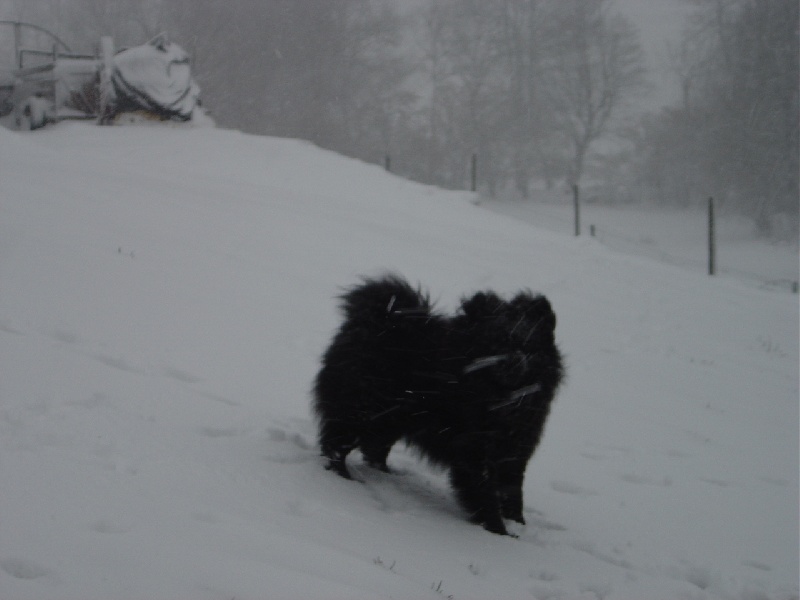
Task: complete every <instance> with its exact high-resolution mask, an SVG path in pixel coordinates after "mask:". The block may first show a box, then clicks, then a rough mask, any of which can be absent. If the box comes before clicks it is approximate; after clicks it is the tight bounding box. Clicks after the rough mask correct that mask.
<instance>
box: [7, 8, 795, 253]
mask: <svg viewBox="0 0 800 600" xmlns="http://www.w3.org/2000/svg"><path fill="white" fill-rule="evenodd" d="M0 20H23V21H26V22H29V23H34V24H36V25H39V26H43V27H46V28H48V29H49V30H51V31H52V32H53V33H55V34H56V35H58V36H59V37H60V38H61V39H63V40H64V41H65V42H66V43H67V44H68V45H69V46H70V48H72V49H73V50H76V51H90V52H93V51H94V50H95V48H96V46H97V43H98V40H99V38H100V36H101V35H111V36H113V37H114V39H115V43H116V45H117V47H118V48H120V47H124V46H129V45H136V44H141V43H144V42H145V41H147V40H148V39H149V38H150V37H152V36H154V35H156V34H158V33H160V32H161V31H168V32H169V33H170V35H171V37H172V39H173V40H174V41H176V42H177V43H179V44H180V45H181V46H183V47H184V48H185V49H186V50H187V51H188V52H189V53H190V55H192V57H193V66H194V75H195V78H196V79H197V81H198V83H199V85H200V87H201V89H202V90H203V100H204V103H205V106H206V107H207V109H208V110H209V111H210V112H211V114H212V115H213V117H214V119H215V120H216V121H217V123H218V124H219V125H220V126H222V127H228V128H236V129H240V130H242V131H245V132H250V133H256V134H265V135H274V136H283V137H293V138H301V139H306V140H310V141H312V142H314V143H316V144H318V145H320V146H322V147H324V148H328V149H332V150H335V151H337V152H340V153H343V154H345V155H348V156H351V157H355V158H359V159H362V160H365V161H368V162H373V163H377V164H388V165H390V166H391V169H392V170H393V171H394V172H397V173H398V174H400V175H403V176H406V177H409V178H411V179H414V180H417V181H421V182H424V183H431V184H436V185H439V186H442V187H446V188H453V189H464V188H468V187H469V186H471V185H472V181H473V175H474V176H475V177H474V181H475V184H476V186H477V187H478V191H480V192H481V193H482V194H483V195H485V196H486V197H496V198H503V199H517V200H520V201H523V200H527V199H530V200H534V201H536V200H539V201H542V200H541V199H542V198H544V197H552V192H553V191H554V190H555V191H558V190H560V189H567V190H569V189H572V187H573V186H574V185H579V186H580V187H581V189H582V190H585V191H586V192H587V193H588V194H589V195H591V197H592V198H594V199H595V201H597V202H601V203H605V204H615V205H619V204H634V205H637V206H653V205H657V206H659V207H665V206H666V207H698V206H702V205H704V204H705V203H706V202H707V199H708V197H709V196H713V197H714V198H715V199H716V200H717V202H718V205H719V207H720V210H721V211H723V212H727V213H735V214H738V215H741V216H745V217H747V218H749V219H752V221H753V223H754V224H755V227H756V228H757V230H758V232H759V233H760V234H761V235H763V236H767V237H771V238H787V237H788V238H792V239H796V237H797V222H798V113H800V110H799V109H798V89H797V82H798V78H799V76H798V38H797V30H798V5H797V3H796V1H795V0H436V1H433V0H404V1H403V2H400V1H398V0H337V1H335V2H331V1H330V0H231V1H229V2H220V1H219V0H115V1H113V2H112V1H109V0H0ZM12 35H13V32H12V29H11V28H10V27H0V69H3V71H0V76H2V74H3V73H5V75H6V77H8V74H9V72H10V69H11V67H12V66H13V63H14V56H13V40H12V39H11V38H12ZM26 36H27V37H26V39H25V40H23V46H25V47H28V46H41V45H42V44H45V45H46V44H50V43H51V42H49V41H47V40H45V39H43V38H42V37H41V36H37V35H36V34H33V33H27V34H26ZM473 166H474V167H475V172H474V173H473V172H472V171H473Z"/></svg>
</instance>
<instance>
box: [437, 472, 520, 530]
mask: <svg viewBox="0 0 800 600" xmlns="http://www.w3.org/2000/svg"><path fill="white" fill-rule="evenodd" d="M450 483H451V484H452V486H453V490H454V491H455V494H456V497H457V498H458V501H459V503H460V504H461V506H462V507H463V508H464V510H466V511H467V514H468V515H469V518H470V520H471V521H472V522H473V523H478V524H480V525H483V528H484V529H486V530H487V531H490V532H491V533H496V534H498V535H508V531H507V530H506V526H505V523H503V517H502V516H501V513H500V499H499V498H498V494H497V482H496V480H495V476H494V473H493V472H492V470H491V469H489V468H487V467H485V466H477V467H475V466H473V465H465V464H461V465H457V466H454V467H453V468H452V469H451V471H450Z"/></svg>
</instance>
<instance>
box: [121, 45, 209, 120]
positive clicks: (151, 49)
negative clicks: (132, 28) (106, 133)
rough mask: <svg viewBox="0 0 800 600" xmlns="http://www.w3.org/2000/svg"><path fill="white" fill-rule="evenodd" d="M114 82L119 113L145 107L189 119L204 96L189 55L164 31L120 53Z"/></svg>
mask: <svg viewBox="0 0 800 600" xmlns="http://www.w3.org/2000/svg"><path fill="white" fill-rule="evenodd" d="M111 83H112V85H113V88H114V93H115V95H116V112H123V111H126V110H136V109H145V110H148V111H151V112H153V113H156V114H158V115H161V116H163V117H165V118H173V119H179V120H184V121H186V120H189V119H191V118H192V113H193V112H194V110H195V108H196V107H197V105H198V100H199V96H200V88H199V87H198V86H197V84H196V83H195V82H194V80H193V79H192V74H191V68H190V65H189V55H188V54H187V53H186V51H185V50H183V48H181V47H180V46H178V45H177V44H173V43H172V42H170V41H169V40H168V39H167V37H166V35H164V34H161V35H159V36H157V37H155V38H154V39H152V40H150V41H149V42H148V43H147V44H144V45H143V46H135V47H133V48H128V49H127V50H122V51H121V52H119V53H118V54H116V55H115V56H114V62H113V70H112V74H111Z"/></svg>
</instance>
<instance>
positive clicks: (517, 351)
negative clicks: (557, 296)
mask: <svg viewBox="0 0 800 600" xmlns="http://www.w3.org/2000/svg"><path fill="white" fill-rule="evenodd" d="M460 313H461V315H462V319H463V320H464V322H465V326H466V327H467V329H468V330H469V332H470V335H469V338H470V342H471V344H472V352H473V353H475V354H476V355H474V356H471V358H472V361H471V362H470V363H469V364H468V365H467V367H466V368H465V373H478V372H480V371H484V372H486V373H489V374H490V375H491V377H492V378H493V379H494V380H495V381H497V382H498V383H499V384H501V385H502V386H503V387H505V388H507V389H514V388H521V387H525V386H531V385H533V384H535V383H537V382H538V379H537V378H538V377H540V376H541V375H542V374H543V370H547V369H548V368H550V367H552V366H555V367H557V370H559V371H560V355H559V354H558V349H557V348H556V345H555V327H556V316H555V313H553V309H552V307H551V306H550V302H549V301H548V300H547V298H545V297H544V296H541V295H534V294H532V293H531V292H529V291H525V292H520V293H519V294H517V295H516V296H514V298H512V299H511V300H504V299H502V298H500V297H499V296H498V295H497V294H495V293H493V292H478V293H477V294H475V295H473V296H471V297H469V298H465V299H464V300H463V301H462V303H461V311H460ZM535 379H536V380H535Z"/></svg>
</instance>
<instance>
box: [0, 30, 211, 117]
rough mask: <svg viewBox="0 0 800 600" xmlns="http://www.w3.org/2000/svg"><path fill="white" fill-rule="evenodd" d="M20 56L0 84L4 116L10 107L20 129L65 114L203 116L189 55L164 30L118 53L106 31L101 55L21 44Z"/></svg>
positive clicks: (77, 115) (101, 45)
mask: <svg viewBox="0 0 800 600" xmlns="http://www.w3.org/2000/svg"><path fill="white" fill-rule="evenodd" d="M16 54H17V56H16V57H15V59H16V64H17V68H16V69H15V70H14V71H12V72H11V73H10V78H7V79H8V81H5V82H4V84H3V86H2V91H3V94H2V98H0V99H2V100H3V102H2V106H0V108H4V110H3V111H2V112H0V117H2V116H3V114H6V113H11V114H10V121H11V126H12V127H14V128H17V129H37V128H39V127H43V126H44V125H46V124H47V123H49V122H57V121H61V120H63V119H87V118H88V119H92V118H97V119H98V120H99V122H100V123H103V124H109V123H114V122H118V121H119V120H120V115H122V114H125V113H135V114H137V115H144V116H145V117H146V118H149V119H153V120H171V121H184V122H185V121H191V120H194V118H195V117H197V116H199V114H200V110H199V106H200V88H199V87H198V85H197V83H195V81H194V79H193V78H192V73H191V66H190V60H189V55H188V53H187V52H186V51H185V50H184V49H183V48H181V47H180V46H179V45H177V44H175V43H172V42H171V41H170V40H169V38H168V36H167V35H166V34H163V33H162V34H160V35H158V36H156V37H155V38H153V39H152V40H150V41H149V42H147V43H146V44H143V45H141V46H134V47H132V48H126V49H123V50H121V51H119V52H116V53H115V52H114V43H113V40H112V39H111V38H108V37H105V38H103V39H102V40H101V42H100V51H99V52H98V55H78V54H72V53H71V52H70V51H69V49H68V48H66V46H64V48H60V47H57V46H54V47H53V49H52V51H43V50H35V49H23V48H18V49H17V50H16ZM31 62H32V63H34V64H25V63H31ZM0 83H3V82H0ZM204 120H207V119H204Z"/></svg>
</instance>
